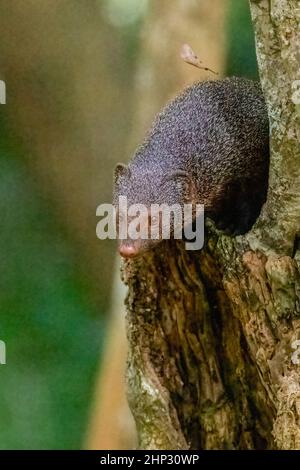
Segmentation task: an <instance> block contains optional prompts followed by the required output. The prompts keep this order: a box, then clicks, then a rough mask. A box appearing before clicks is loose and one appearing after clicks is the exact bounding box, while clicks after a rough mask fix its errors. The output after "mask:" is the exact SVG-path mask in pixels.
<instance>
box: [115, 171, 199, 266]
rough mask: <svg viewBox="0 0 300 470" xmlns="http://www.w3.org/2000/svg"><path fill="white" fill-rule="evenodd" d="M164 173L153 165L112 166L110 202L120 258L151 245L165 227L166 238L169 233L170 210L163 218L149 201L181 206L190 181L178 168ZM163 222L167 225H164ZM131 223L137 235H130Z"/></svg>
mask: <svg viewBox="0 0 300 470" xmlns="http://www.w3.org/2000/svg"><path fill="white" fill-rule="evenodd" d="M166 173H167V174H165V173H163V172H162V170H161V168H157V167H156V166H153V167H151V171H150V170H147V169H146V168H145V165H143V164H142V165H132V164H129V165H128V166H126V165H124V164H118V165H117V166H116V169H115V184H114V206H115V209H116V222H117V223H116V225H117V236H118V250H119V253H120V255H121V256H123V257H124V258H133V257H135V256H138V255H141V254H143V253H144V252H146V251H148V250H150V249H152V248H153V247H154V246H156V245H157V244H158V243H159V242H160V241H161V240H162V239H163V233H168V231H169V234H170V238H172V237H173V235H174V228H175V227H174V215H173V213H171V216H170V219H168V220H167V221H166V220H165V218H163V217H162V212H161V211H159V212H157V213H155V211H154V212H153V209H152V208H153V205H155V206H159V207H161V208H162V207H164V206H165V205H167V206H168V207H172V206H173V207H174V205H176V207H182V206H183V204H184V203H188V202H190V201H191V200H192V187H193V185H192V182H191V178H190V177H189V175H188V174H187V173H186V172H185V171H178V170H176V171H167V172H166ZM120 197H122V198H126V206H125V205H123V204H120ZM141 205H142V206H141ZM132 209H133V210H132ZM166 223H167V224H168V227H166V226H164V224H166ZM121 225H122V227H121ZM132 227H133V228H136V229H137V230H138V232H139V235H137V236H136V235H135V236H134V237H133V236H132V231H131V229H132ZM124 228H125V229H126V234H124V232H123V235H122V233H121V231H122V229H123V230H124ZM180 228H181V229H182V228H183V227H179V229H180ZM177 229H178V227H177ZM164 230H166V232H164ZM154 233H155V235H153V234H154ZM164 238H168V237H164Z"/></svg>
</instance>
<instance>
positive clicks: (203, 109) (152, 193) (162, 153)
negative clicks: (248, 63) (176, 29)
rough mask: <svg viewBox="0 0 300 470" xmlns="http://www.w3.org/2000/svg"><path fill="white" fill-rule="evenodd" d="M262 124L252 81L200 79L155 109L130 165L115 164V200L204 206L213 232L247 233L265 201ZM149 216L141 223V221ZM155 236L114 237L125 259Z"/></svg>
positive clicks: (266, 161)
mask: <svg viewBox="0 0 300 470" xmlns="http://www.w3.org/2000/svg"><path fill="white" fill-rule="evenodd" d="M268 167H269V127H268V115H267V109H266V105H265V101H264V97H263V94H262V91H261V88H260V85H259V83H257V82H254V81H252V80H248V79H245V78H236V77H233V78H225V79H223V80H216V81H205V82H199V83H195V84H193V85H191V86H190V87H188V88H186V89H185V90H184V91H183V92H182V93H181V94H179V95H178V96H177V97H176V98H175V99H174V100H173V101H171V102H170V103H169V104H168V105H167V106H166V107H165V108H164V109H163V110H162V112H160V113H159V114H158V115H157V117H156V118H155V120H154V123H153V126H152V128H151V130H150V132H149V133H148V135H147V137H146V139H145V140H144V142H143V143H142V145H141V146H140V147H139V148H138V149H137V150H136V153H135V155H134V157H133V159H132V160H131V161H130V163H129V164H128V165H127V166H126V165H123V164H118V165H117V167H116V169H115V187H114V204H115V206H116V208H117V214H118V215H119V216H120V217H121V216H122V214H120V213H119V212H118V198H119V196H120V195H122V196H126V197H127V201H128V205H131V204H137V203H141V204H144V205H146V206H147V207H150V206H151V204H163V203H165V204H168V205H173V204H180V205H181V206H182V205H183V204H186V203H194V204H195V203H198V204H204V207H205V214H206V215H207V216H209V217H210V218H211V219H213V220H214V221H215V223H216V225H217V227H218V228H220V229H226V230H227V231H230V232H232V233H235V234H242V233H245V232H246V231H248V230H249V229H250V228H251V226H252V225H253V223H254V222H255V220H256V218H257V217H258V215H259V213H260V210H261V206H262V204H263V203H264V201H265V199H266V192H267V186H268ZM146 222H148V220H147V221H146V220H145V223H146ZM158 242H159V240H151V239H148V240H143V239H137V240H132V239H130V238H127V239H123V240H120V242H119V251H120V254H121V255H122V256H124V257H132V256H136V255H138V254H140V253H143V252H144V251H145V250H148V249H150V248H151V247H152V246H153V245H154V244H156V243H158Z"/></svg>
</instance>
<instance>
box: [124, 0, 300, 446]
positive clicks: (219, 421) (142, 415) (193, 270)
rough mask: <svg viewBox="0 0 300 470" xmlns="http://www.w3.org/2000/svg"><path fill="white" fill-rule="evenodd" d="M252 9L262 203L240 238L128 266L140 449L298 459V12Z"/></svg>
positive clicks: (292, 3) (221, 238) (131, 375)
mask: <svg viewBox="0 0 300 470" xmlns="http://www.w3.org/2000/svg"><path fill="white" fill-rule="evenodd" d="M250 4H251V13H252V18H253V22H254V27H255V34H256V44H257V55H258V62H259V67H260V74H261V81H262V86H263V90H264V93H265V96H266V100H267V104H268V109H269V116H270V124H271V126H270V132H271V165H270V182H269V192H268V200H267V202H266V204H265V206H264V208H263V211H262V214H261V216H260V218H259V219H258V221H257V222H256V224H255V226H254V227H253V229H252V230H251V231H250V232H249V233H248V234H246V235H245V236H239V237H230V236H228V235H225V234H224V233H222V232H220V231H217V230H216V229H215V227H214V225H213V224H212V223H211V222H210V221H207V224H206V225H207V227H206V242H205V247H204V249H203V250H201V252H189V251H186V250H185V249H184V245H183V242H180V241H166V242H163V243H161V244H160V246H159V247H158V248H157V249H155V250H153V251H152V252H150V253H149V254H147V255H145V256H143V257H142V258H140V259H136V260H131V261H127V262H126V263H125V264H124V267H123V276H124V280H125V282H126V283H127V284H128V286H129V292H128V297H127V332H128V338H129V359H128V370H127V379H128V396H129V402H130V406H131V409H132V412H133V414H134V417H135V420H136V425H137V430H138V435H139V442H140V447H141V448H147V449H189V448H191V449H226V448H229V449H263V448H271V449H272V448H280V449H297V448H300V380H299V379H300V370H299V365H298V364H297V362H298V360H297V359H298V358H297V354H296V356H295V351H294V349H293V346H295V345H294V344H293V342H294V341H295V340H297V339H298V338H300V320H299V314H300V304H299V300H300V275H299V259H300V258H299V257H300V251H299V243H298V238H297V232H298V229H299V227H300V192H299V187H300V181H299V179H300V165H299V164H300V149H299V137H300V136H299V109H300V108H299V105H300V55H299V46H300V38H299V28H298V25H299V14H300V9H299V2H298V1H297V0H289V1H288V0H273V1H272V2H269V1H268V0H261V1H259V0H255V1H254V0H253V1H251V2H250ZM297 6H298V9H297ZM253 185H254V188H255V180H254V182H253ZM293 353H294V355H293ZM293 358H294V360H293Z"/></svg>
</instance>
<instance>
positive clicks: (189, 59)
mask: <svg viewBox="0 0 300 470" xmlns="http://www.w3.org/2000/svg"><path fill="white" fill-rule="evenodd" d="M180 56H181V58H182V59H183V60H184V61H185V62H186V63H187V64H190V65H194V67H197V68H198V69H201V70H206V71H207V72H211V73H214V74H215V75H218V72H215V71H214V70H212V69H209V68H208V67H203V65H201V64H202V62H201V60H200V59H199V57H198V56H197V55H196V54H195V52H194V51H193V49H192V48H191V46H189V45H188V44H183V46H182V48H181V52H180Z"/></svg>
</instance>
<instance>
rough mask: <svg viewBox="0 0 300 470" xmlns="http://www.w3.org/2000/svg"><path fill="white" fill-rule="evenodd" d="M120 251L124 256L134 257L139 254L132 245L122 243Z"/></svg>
mask: <svg viewBox="0 0 300 470" xmlns="http://www.w3.org/2000/svg"><path fill="white" fill-rule="evenodd" d="M119 253H120V255H121V256H122V257H123V258H133V257H134V256H135V255H136V254H137V251H136V249H135V248H134V246H132V245H121V246H120V248H119Z"/></svg>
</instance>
